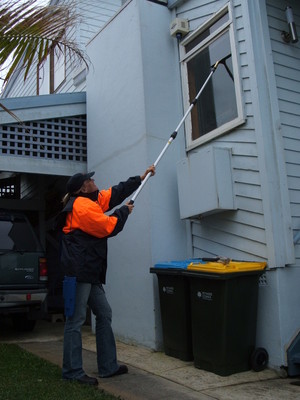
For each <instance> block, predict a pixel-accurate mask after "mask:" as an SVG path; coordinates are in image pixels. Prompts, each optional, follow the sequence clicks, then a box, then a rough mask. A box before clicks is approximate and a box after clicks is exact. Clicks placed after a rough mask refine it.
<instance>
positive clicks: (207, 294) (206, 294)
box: [197, 290, 213, 301]
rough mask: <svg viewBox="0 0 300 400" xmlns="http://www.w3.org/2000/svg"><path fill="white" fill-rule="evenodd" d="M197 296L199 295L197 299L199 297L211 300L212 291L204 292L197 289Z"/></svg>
mask: <svg viewBox="0 0 300 400" xmlns="http://www.w3.org/2000/svg"><path fill="white" fill-rule="evenodd" d="M197 297H199V299H201V300H205V301H212V299H213V294H212V292H204V291H200V290H199V291H198V292H197Z"/></svg>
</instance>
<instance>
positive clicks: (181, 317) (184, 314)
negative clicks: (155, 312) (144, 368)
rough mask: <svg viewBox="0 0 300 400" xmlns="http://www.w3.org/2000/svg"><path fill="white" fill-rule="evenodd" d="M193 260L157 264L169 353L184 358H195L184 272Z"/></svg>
mask: <svg viewBox="0 0 300 400" xmlns="http://www.w3.org/2000/svg"><path fill="white" fill-rule="evenodd" d="M191 262H192V260H185V261H170V262H162V263H157V264H155V266H154V268H150V272H151V273H153V274H156V275H157V279H158V289H159V303H160V313H161V323H162V333H163V343H164V352H165V354H166V355H168V356H171V357H175V358H178V359H180V360H183V361H192V360H193V349H192V327H191V312H190V287H189V279H188V278H187V277H186V276H184V275H183V272H184V271H186V269H187V266H188V265H189V264H190V263H191Z"/></svg>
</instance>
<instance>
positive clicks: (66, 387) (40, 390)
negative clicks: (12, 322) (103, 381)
mask: <svg viewBox="0 0 300 400" xmlns="http://www.w3.org/2000/svg"><path fill="white" fill-rule="evenodd" d="M116 399H117V398H116V397H114V396H112V395H109V394H107V393H105V392H103V391H102V390H100V389H97V388H96V387H91V386H88V385H82V384H80V383H77V382H67V381H64V380H63V379H62V377H61V369H60V368H59V367H58V366H56V365H54V364H51V363H49V362H48V361H46V360H43V359H41V358H39V357H37V356H35V355H33V354H31V353H29V352H27V351H25V350H23V349H21V348H20V347H18V346H17V345H14V344H1V343H0V400H116Z"/></svg>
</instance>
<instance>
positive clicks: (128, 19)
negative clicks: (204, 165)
mask: <svg viewBox="0 0 300 400" xmlns="http://www.w3.org/2000/svg"><path fill="white" fill-rule="evenodd" d="M170 17H171V13H170V11H169V10H168V9H167V8H166V7H163V6H161V5H158V4H155V3H152V2H147V1H138V0H132V1H129V2H127V3H126V5H125V6H124V8H123V9H122V11H121V12H120V13H119V14H118V15H117V16H116V18H114V19H113V20H112V21H111V22H110V23H109V24H108V25H107V26H106V27H105V28H104V29H103V30H101V32H100V33H99V34H98V35H97V36H96V37H95V38H94V39H93V40H92V41H91V42H90V43H89V45H88V54H89V57H90V58H91V60H92V62H93V65H94V69H93V71H91V73H90V74H89V76H88V79H87V93H88V95H87V110H88V113H87V114H88V134H89V141H88V169H89V170H94V171H96V175H95V176H96V182H97V183H98V184H99V185H101V187H108V186H110V185H112V184H115V183H118V182H119V181H120V180H124V179H127V177H129V176H132V175H136V174H142V173H143V172H144V171H145V169H146V168H147V166H149V165H150V164H152V163H153V162H154V161H155V159H156V157H157V156H158V154H159V153H160V152H161V150H162V148H163V147H164V146H165V144H166V142H167V140H168V139H169V137H170V135H171V133H172V132H173V131H174V128H175V126H176V125H177V120H178V116H180V115H181V108H180V107H181V104H180V102H178V99H179V98H181V94H180V86H179V85H178V82H179V79H180V78H179V66H178V61H177V60H178V58H177V48H176V41H174V39H173V38H171V37H170V35H169V23H170ZM182 149H184V142H183V135H182V136H181V137H180V136H179V135H178V138H177V139H176V141H174V143H173V144H172V146H170V149H169V150H168V152H167V153H166V155H165V157H164V158H163V159H162V160H161V161H160V163H159V165H158V166H157V173H156V175H155V177H153V178H151V179H150V180H149V181H148V182H147V184H146V185H145V187H144V189H143V190H142V192H141V193H140V194H139V196H138V197H137V199H136V201H135V208H134V210H133V213H132V214H131V215H130V216H129V219H128V222H127V223H126V225H125V228H124V230H123V232H121V233H120V234H119V235H118V236H117V237H115V238H112V239H110V240H109V257H108V277H107V284H106V292H107V295H108V298H109V301H110V304H111V306H112V309H113V327H114V331H115V333H116V335H117V336H118V337H119V338H122V339H123V340H126V341H129V342H137V343H139V344H142V345H145V346H148V347H152V348H159V347H160V345H161V323H160V313H159V304H158V297H157V296H158V290H157V287H156V285H157V278H156V276H155V275H152V274H150V273H149V269H150V267H152V266H153V265H154V264H155V263H156V262H158V261H163V260H170V259H185V258H186V257H187V249H186V233H185V222H183V221H181V220H180V218H179V210H178V196H177V183H176V160H178V159H179V158H180V156H181V155H180V151H181V150H182Z"/></svg>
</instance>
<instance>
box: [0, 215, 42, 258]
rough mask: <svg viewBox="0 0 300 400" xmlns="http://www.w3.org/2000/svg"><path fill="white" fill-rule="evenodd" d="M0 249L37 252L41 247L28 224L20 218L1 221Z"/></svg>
mask: <svg viewBox="0 0 300 400" xmlns="http://www.w3.org/2000/svg"><path fill="white" fill-rule="evenodd" d="M0 237H1V240H0V249H1V250H14V251H37V250H39V246H38V243H37V240H36V237H35V235H34V233H33V231H32V229H31V227H30V225H29V224H28V222H27V221H26V220H25V219H23V218H19V217H12V218H11V219H9V218H5V220H1V219H0Z"/></svg>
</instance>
